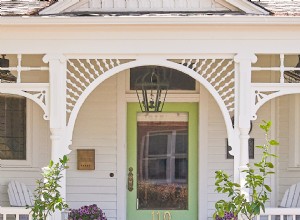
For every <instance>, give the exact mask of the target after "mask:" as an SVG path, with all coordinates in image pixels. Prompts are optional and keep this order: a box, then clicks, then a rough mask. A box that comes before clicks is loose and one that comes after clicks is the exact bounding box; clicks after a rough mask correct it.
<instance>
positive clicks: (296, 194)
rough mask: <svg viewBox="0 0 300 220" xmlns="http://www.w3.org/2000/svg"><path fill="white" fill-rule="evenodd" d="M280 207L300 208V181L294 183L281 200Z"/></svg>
mask: <svg viewBox="0 0 300 220" xmlns="http://www.w3.org/2000/svg"><path fill="white" fill-rule="evenodd" d="M280 207H284V208H298V207H300V183H297V184H294V185H292V186H291V187H290V188H289V189H288V190H287V191H285V193H284V196H283V198H282V200H281V203H280Z"/></svg>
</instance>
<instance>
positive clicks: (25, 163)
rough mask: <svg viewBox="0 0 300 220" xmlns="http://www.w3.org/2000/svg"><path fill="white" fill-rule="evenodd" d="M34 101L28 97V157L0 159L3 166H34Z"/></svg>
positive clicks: (0, 165) (0, 164)
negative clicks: (23, 158)
mask: <svg viewBox="0 0 300 220" xmlns="http://www.w3.org/2000/svg"><path fill="white" fill-rule="evenodd" d="M32 119H33V102H32V101H31V100H29V99H28V98H26V159H25V160H3V159H0V167H1V168H9V167H31V166H32V157H33V149H32V143H33V139H32V129H33V121H32Z"/></svg>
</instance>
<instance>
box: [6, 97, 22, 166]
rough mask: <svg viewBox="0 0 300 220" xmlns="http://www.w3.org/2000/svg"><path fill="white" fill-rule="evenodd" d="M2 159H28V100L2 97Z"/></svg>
mask: <svg viewBox="0 0 300 220" xmlns="http://www.w3.org/2000/svg"><path fill="white" fill-rule="evenodd" d="M0 158H1V159H2V160H25V159H26V98H24V97H20V96H14V95H2V94H1V95H0Z"/></svg>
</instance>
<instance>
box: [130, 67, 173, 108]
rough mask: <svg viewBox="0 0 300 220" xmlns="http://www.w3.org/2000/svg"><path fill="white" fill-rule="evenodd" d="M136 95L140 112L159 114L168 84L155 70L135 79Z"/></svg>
mask: <svg viewBox="0 0 300 220" xmlns="http://www.w3.org/2000/svg"><path fill="white" fill-rule="evenodd" d="M135 86H136V94H137V97H138V100H139V104H140V108H141V111H142V112H161V111H162V110H163V107H164V103H165V100H166V96H167V93H168V88H169V82H168V80H166V79H162V77H161V75H160V74H159V73H158V71H157V69H156V68H155V67H154V68H153V69H152V71H150V72H149V73H147V74H145V75H141V77H139V78H137V80H136V82H135Z"/></svg>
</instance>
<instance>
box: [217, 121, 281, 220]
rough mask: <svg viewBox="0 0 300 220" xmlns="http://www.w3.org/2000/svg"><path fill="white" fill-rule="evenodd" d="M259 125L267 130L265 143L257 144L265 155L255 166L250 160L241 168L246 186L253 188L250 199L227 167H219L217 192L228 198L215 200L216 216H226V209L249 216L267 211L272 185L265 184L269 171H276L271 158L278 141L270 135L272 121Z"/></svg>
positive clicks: (273, 155)
mask: <svg viewBox="0 0 300 220" xmlns="http://www.w3.org/2000/svg"><path fill="white" fill-rule="evenodd" d="M260 128H261V129H262V130H263V131H264V132H265V140H266V142H265V144H264V145H262V146H256V148H259V149H261V150H262V151H263V152H262V153H263V154H262V158H261V160H260V161H259V162H258V163H254V167H253V166H251V165H250V164H247V167H248V169H246V170H243V171H242V172H244V173H246V179H245V181H246V183H245V187H246V188H248V189H249V191H250V193H251V194H250V199H249V201H248V200H247V198H246V196H245V195H244V194H241V191H240V189H241V186H240V185H239V184H238V183H235V182H233V181H232V180H231V177H230V176H229V175H228V174H226V173H225V172H224V171H222V170H219V171H216V172H215V173H216V176H215V186H216V191H217V192H218V193H225V194H227V195H228V198H229V200H228V201H225V200H219V201H217V202H216V204H215V208H216V212H215V213H214V219H216V218H217V217H224V215H225V213H233V214H234V216H238V215H239V214H242V216H243V217H244V218H246V219H249V220H251V219H253V218H254V217H255V216H257V215H259V214H260V211H261V210H263V211H265V203H266V202H267V200H268V199H269V197H268V193H269V192H271V191H272V190H271V187H270V186H269V185H267V184H266V179H267V177H268V176H269V175H272V174H274V171H273V170H274V165H273V163H271V162H270V158H272V157H277V156H276V155H275V154H271V153H270V149H271V147H273V146H277V145H279V143H278V142H277V141H276V140H272V139H270V137H269V134H268V133H269V130H270V128H271V122H270V121H269V122H265V121H263V124H261V125H260Z"/></svg>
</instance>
